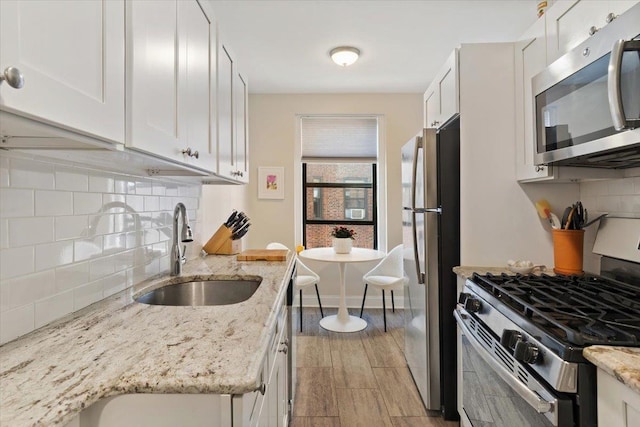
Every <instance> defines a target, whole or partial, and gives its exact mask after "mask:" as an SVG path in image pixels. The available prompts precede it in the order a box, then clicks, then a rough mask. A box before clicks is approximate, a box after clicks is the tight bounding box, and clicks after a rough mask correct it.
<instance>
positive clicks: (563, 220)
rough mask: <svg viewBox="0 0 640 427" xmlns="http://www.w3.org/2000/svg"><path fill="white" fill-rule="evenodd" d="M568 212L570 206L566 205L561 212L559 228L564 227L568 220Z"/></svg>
mask: <svg viewBox="0 0 640 427" xmlns="http://www.w3.org/2000/svg"><path fill="white" fill-rule="evenodd" d="M569 212H571V206H567V208H566V209H565V210H564V213H563V214H562V221H561V222H560V228H565V227H566V225H567V221H568V220H569Z"/></svg>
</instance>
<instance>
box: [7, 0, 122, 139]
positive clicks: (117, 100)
mask: <svg viewBox="0 0 640 427" xmlns="http://www.w3.org/2000/svg"><path fill="white" fill-rule="evenodd" d="M124 24H125V18H124V1H123V0H101V1H100V0H98V1H83V2H78V1H73V2H70V1H46V2H42V1H11V0H2V1H0V40H1V41H0V71H3V70H4V69H5V68H7V67H10V66H12V67H16V68H18V69H19V70H20V71H21V72H22V74H23V76H24V87H23V88H22V89H14V88H12V87H10V86H9V85H8V84H7V83H3V84H2V85H1V86H0V109H2V110H6V111H11V112H14V113H17V114H20V115H24V116H27V117H31V118H35V119H38V120H42V121H44V122H48V123H53V124H56V125H58V126H60V127H64V128H67V129H73V130H77V131H80V132H81V133H85V134H89V135H94V136H97V137H99V138H102V139H107V140H110V141H115V142H120V143H123V142H124V131H125V128H124V126H125V123H124V118H125V114H124V95H125V81H124V79H125V74H124V58H125V50H124Z"/></svg>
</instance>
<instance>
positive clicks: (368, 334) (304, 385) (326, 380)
mask: <svg viewBox="0 0 640 427" xmlns="http://www.w3.org/2000/svg"><path fill="white" fill-rule="evenodd" d="M296 309H297V307H294V313H293V314H294V322H295V327H296V333H297V337H296V340H297V345H296V349H297V352H296V353H297V354H296V360H297V365H298V367H297V372H296V373H297V378H296V399H295V404H294V408H293V417H292V420H291V421H292V422H291V426H293V427H357V426H364V427H378V426H380V427H385V426H389V427H417V426H425V427H457V426H458V423H457V422H451V421H444V420H443V419H442V418H441V417H440V416H439V414H436V413H428V412H427V411H426V410H425V408H424V405H423V404H422V401H421V400H420V395H419V394H418V389H417V388H416V386H415V383H414V382H413V378H412V377H411V373H410V372H409V369H408V367H407V364H406V362H405V359H404V354H403V349H404V330H403V313H402V310H396V312H395V313H393V312H392V311H391V310H387V332H386V333H385V332H384V326H383V319H382V310H380V309H378V310H372V309H369V310H365V313H364V315H363V318H364V319H365V320H366V321H367V328H366V329H365V330H363V331H361V332H354V333H346V334H341V333H336V332H329V331H327V330H325V329H323V328H321V327H320V325H319V322H320V310H319V309H315V308H306V307H305V308H304V309H303V324H302V326H303V330H302V332H300V330H299V317H298V316H299V313H298V311H297V310H296ZM356 311H357V312H358V313H355V312H356ZM336 312H337V309H331V308H325V309H324V314H325V316H327V315H330V314H336ZM351 314H359V311H358V310H354V309H352V310H351Z"/></svg>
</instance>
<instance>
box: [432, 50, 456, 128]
mask: <svg viewBox="0 0 640 427" xmlns="http://www.w3.org/2000/svg"><path fill="white" fill-rule="evenodd" d="M457 61H458V55H457V51H454V52H453V53H452V54H451V55H450V56H449V58H448V59H447V62H446V64H445V66H444V67H443V69H442V70H441V71H440V74H439V78H438V91H439V92H440V120H439V122H440V123H438V124H437V125H438V126H437V127H439V126H441V125H443V124H444V123H445V122H446V121H447V120H449V119H450V118H451V117H453V116H454V115H455V114H456V113H458V111H460V107H459V101H458V100H459V96H458V64H457Z"/></svg>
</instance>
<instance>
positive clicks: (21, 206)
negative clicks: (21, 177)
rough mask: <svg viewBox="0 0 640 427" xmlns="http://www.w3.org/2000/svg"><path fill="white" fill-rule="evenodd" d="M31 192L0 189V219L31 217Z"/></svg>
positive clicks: (32, 206)
mask: <svg viewBox="0 0 640 427" xmlns="http://www.w3.org/2000/svg"><path fill="white" fill-rule="evenodd" d="M33 212H34V203H33V190H24V189H16V188H0V218H16V217H21V216H33Z"/></svg>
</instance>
